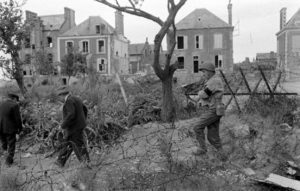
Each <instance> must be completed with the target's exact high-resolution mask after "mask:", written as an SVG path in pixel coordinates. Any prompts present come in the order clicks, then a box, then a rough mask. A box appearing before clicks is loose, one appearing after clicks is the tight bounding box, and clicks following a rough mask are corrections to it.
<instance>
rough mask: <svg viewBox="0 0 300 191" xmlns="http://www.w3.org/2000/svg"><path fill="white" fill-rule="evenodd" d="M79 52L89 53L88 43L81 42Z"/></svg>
mask: <svg viewBox="0 0 300 191" xmlns="http://www.w3.org/2000/svg"><path fill="white" fill-rule="evenodd" d="M81 51H82V52H83V53H88V52H89V42H88V41H82V42H81Z"/></svg>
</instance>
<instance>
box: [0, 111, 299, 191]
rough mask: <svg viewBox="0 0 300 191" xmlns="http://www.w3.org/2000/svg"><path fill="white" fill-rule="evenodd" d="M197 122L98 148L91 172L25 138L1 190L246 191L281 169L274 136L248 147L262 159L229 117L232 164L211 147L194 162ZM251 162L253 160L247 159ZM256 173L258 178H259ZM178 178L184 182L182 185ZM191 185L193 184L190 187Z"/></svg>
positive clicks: (148, 130) (225, 124)
mask: <svg viewBox="0 0 300 191" xmlns="http://www.w3.org/2000/svg"><path fill="white" fill-rule="evenodd" d="M254 118H257V117H255V116H254ZM259 120H262V121H259ZM263 121H268V120H267V119H258V120H257V124H260V123H261V122H263ZM196 122H197V118H193V119H189V120H182V121H178V122H176V123H175V124H174V125H173V126H172V125H170V124H159V123H148V124H146V125H137V126H134V127H133V128H132V129H131V130H130V131H128V132H127V133H126V134H125V135H124V136H122V138H121V139H120V143H119V144H115V145H113V146H112V147H106V148H102V149H99V148H96V147H94V148H92V149H90V153H91V158H92V162H91V164H90V166H91V167H92V168H91V169H90V168H88V167H86V166H85V165H81V164H79V162H78V161H77V159H76V157H75V156H74V155H72V157H71V159H70V160H69V161H68V162H67V164H66V166H65V167H64V168H62V169H60V168H59V167H57V166H55V165H53V163H54V161H55V158H56V156H54V157H46V156H47V155H48V154H49V153H50V152H51V151H49V152H44V153H40V152H41V149H40V147H41V145H40V144H35V145H31V144H30V140H28V139H26V138H25V139H24V140H21V141H20V142H19V143H18V145H17V153H16V156H15V164H14V165H13V166H12V167H7V166H6V165H4V164H3V163H2V165H1V179H0V184H1V186H2V187H1V188H5V190H19V189H20V190H21V189H23V190H146V189H147V188H148V189H149V188H152V189H153V190H161V189H165V190H199V189H200V188H201V190H247V191H248V190H250V191H251V190H253V191H254V190H264V189H265V188H266V187H262V186H261V185H257V184H254V181H253V177H255V178H261V179H264V178H266V177H267V175H268V174H269V173H271V172H274V171H276V170H278V169H277V168H278V165H279V164H280V160H279V159H278V158H272V157H273V156H268V155H269V154H271V152H270V153H267V151H265V150H267V149H270V148H271V146H273V142H272V140H268V139H270V138H271V133H264V134H262V138H261V139H259V140H258V141H263V142H264V144H262V143H253V144H252V145H248V146H252V147H258V146H259V147H260V148H261V149H260V152H261V153H260V155H257V153H256V155H255V156H253V155H251V154H252V153H251V148H247V144H245V143H243V142H242V141H243V140H248V139H249V129H248V127H247V126H246V125H245V124H244V125H243V124H242V123H243V122H242V121H241V120H240V119H239V117H237V116H236V115H228V116H227V119H226V120H225V119H223V120H222V124H221V126H222V131H221V137H222V140H223V143H224V149H225V152H226V153H227V155H228V158H229V160H228V161H227V162H222V161H220V160H219V158H218V155H217V152H216V151H215V150H214V149H213V148H212V147H211V146H209V147H208V148H209V152H208V155H207V156H204V157H195V156H194V155H193V154H192V153H193V151H195V150H196V149H197V144H196V142H195V140H194V135H193V132H192V131H191V128H190V127H192V126H193V125H194V124H195V123H196ZM265 123H268V122H265ZM234 124H235V125H234ZM174 127H175V128H174ZM230 127H233V128H230ZM230 134H231V135H230ZM293 134H295V133H293ZM297 135H300V132H297ZM237 137H238V138H237ZM233 139H235V140H233ZM239 147H245V148H243V149H240V148H239ZM264 149H265V150H264ZM258 150H259V149H258ZM271 150H272V149H271ZM298 151H300V148H298ZM264 152H265V153H264ZM251 157H254V159H249V158H251ZM2 161H3V158H2ZM299 162H300V161H299ZM252 173H255V176H253V174H252ZM177 179H180V180H181V183H180V182H178V180H177ZM168 182H172V184H170V183H168ZM192 182H194V185H191V183H192Z"/></svg>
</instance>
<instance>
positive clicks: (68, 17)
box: [64, 7, 76, 29]
mask: <svg viewBox="0 0 300 191" xmlns="http://www.w3.org/2000/svg"><path fill="white" fill-rule="evenodd" d="M64 15H65V23H68V25H67V26H68V29H70V28H73V27H74V26H75V25H76V24H75V11H74V10H73V9H70V8H68V7H65V12H64Z"/></svg>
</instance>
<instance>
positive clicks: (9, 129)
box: [0, 100, 22, 134]
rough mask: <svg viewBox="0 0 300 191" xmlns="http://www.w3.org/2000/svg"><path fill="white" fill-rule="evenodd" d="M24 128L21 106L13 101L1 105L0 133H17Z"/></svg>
mask: <svg viewBox="0 0 300 191" xmlns="http://www.w3.org/2000/svg"><path fill="white" fill-rule="evenodd" d="M21 128H22V122H21V117H20V111H19V105H18V104H17V103H16V102H14V101H12V100H5V101H3V102H2V103H0V132H1V133H7V134H11V133H16V132H17V131H18V129H21Z"/></svg>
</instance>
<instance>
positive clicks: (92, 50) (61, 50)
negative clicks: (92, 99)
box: [57, 11, 129, 75]
mask: <svg viewBox="0 0 300 191" xmlns="http://www.w3.org/2000/svg"><path fill="white" fill-rule="evenodd" d="M115 17H116V19H115V20H116V29H114V28H113V27H112V26H111V25H110V24H109V23H107V22H106V21H105V20H104V19H102V18H101V17H100V16H90V17H89V18H88V19H86V20H85V21H83V22H82V23H80V24H79V25H78V26H76V27H73V28H72V29H70V30H68V31H67V32H65V33H63V34H61V35H60V36H59V37H58V38H57V44H58V45H59V46H58V55H57V56H58V61H61V60H62V59H63V57H64V56H65V55H67V54H68V52H69V51H70V50H72V51H78V52H81V53H83V54H87V66H88V67H92V68H94V69H95V70H96V71H97V72H99V73H100V74H105V75H111V74H114V73H115V72H118V73H120V74H128V72H129V55H128V45H129V40H128V39H127V38H126V37H125V36H124V23H123V15H122V14H121V12H119V11H116V12H115Z"/></svg>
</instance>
